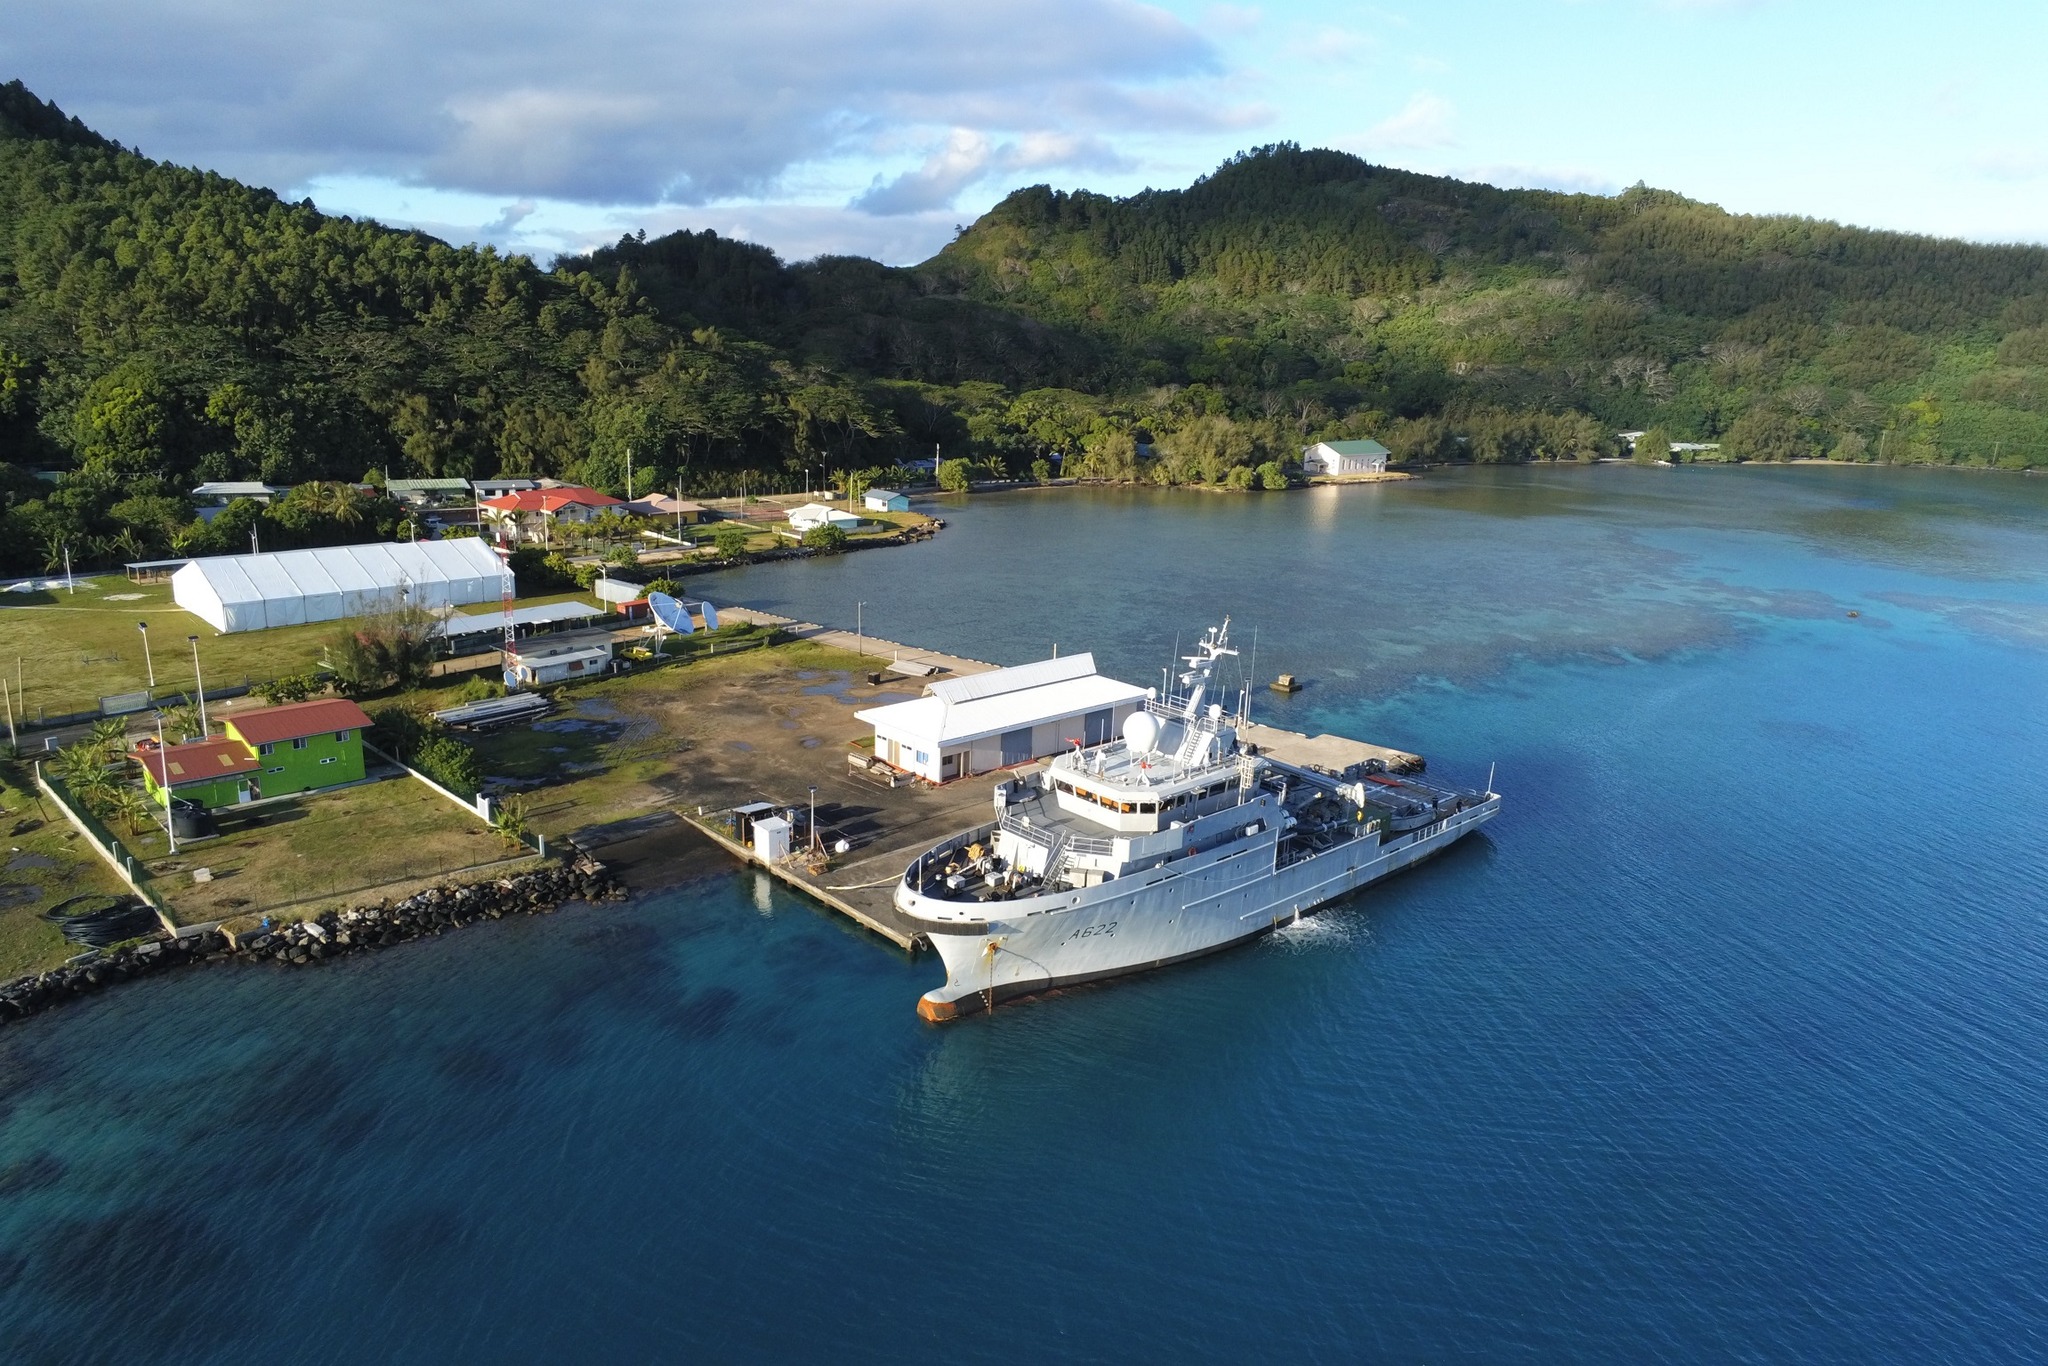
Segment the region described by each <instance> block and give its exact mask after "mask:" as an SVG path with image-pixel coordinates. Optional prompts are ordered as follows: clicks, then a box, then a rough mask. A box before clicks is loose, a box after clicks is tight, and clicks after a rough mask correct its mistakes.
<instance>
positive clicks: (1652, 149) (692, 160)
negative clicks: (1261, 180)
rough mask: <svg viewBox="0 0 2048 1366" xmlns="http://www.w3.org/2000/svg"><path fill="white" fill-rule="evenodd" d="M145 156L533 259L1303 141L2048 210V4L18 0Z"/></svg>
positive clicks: (18, 42) (1749, 199) (1884, 223)
mask: <svg viewBox="0 0 2048 1366" xmlns="http://www.w3.org/2000/svg"><path fill="white" fill-rule="evenodd" d="M8 8H9V12H10V19H9V22H8V23H7V25H6V26H5V29H4V31H0V79H4V78H6V77H8V76H19V77H20V78H21V79H23V80H24V81H26V82H27V83H28V85H29V86H30V88H32V89H34V90H35V91H36V92H37V93H39V94H41V95H43V96H44V97H45V98H48V99H54V100H56V101H57V102H58V103H59V104H61V105H63V106H64V107H65V108H66V109H67V110H68V111H70V112H73V113H76V114H79V115H80V116H82V117H83V118H85V119H86V120H87V121H88V122H90V123H92V124H93V125H94V126H95V127H97V128H99V129H100V130H101V131H103V132H105V133H107V134H109V135H110V136H113V137H116V138H118V139H120V140H121V141H123V142H125V143H128V144H129V145H131V146H139V147H141V148H142V150H144V151H145V152H147V153H149V154H150V155H152V156H158V157H164V158H167V159H171V160H175V161H179V162H184V163H188V164H194V165H200V166H205V167H208V168H210V169H215V170H219V171H222V172H224V173H226V174H230V175H234V176H238V177H240V178H243V179H246V180H250V181H254V182H256V183H259V184H265V185H270V186H273V187H275V188H277V189H278V190H280V191H281V192H283V193H286V194H288V195H290V196H291V197H293V198H298V197H301V196H310V197H312V198H313V199H314V201H315V202H316V203H318V204H319V205H320V206H321V207H322V208H325V209H328V210H330V211H333V212H340V213H353V214H358V215H364V216H370V217H375V218H378V219H381V220H383V221H385V222H390V223H404V224H412V225H417V226H420V227H423V228H426V229H427V230H429V231H432V232H435V233H437V234H439V235H441V236H443V237H447V238H449V239H450V240H454V241H489V242H494V243H496V244H498V245H499V246H501V247H506V248H508V249H516V250H522V251H528V252H531V253H533V254H535V255H536V256H538V257H540V258H542V259H543V260H544V259H546V258H547V257H549V256H552V255H553V254H554V253H555V252H558V251H562V250H571V249H575V248H578V247H580V246H585V245H589V244H592V243H595V242H600V241H605V240H609V239H612V238H615V237H617V236H618V235H619V234H620V233H622V232H629V231H632V230H635V229H645V230H646V231H647V232H648V234H649V235H650V236H652V235H658V234H660V233H663V232H667V231H671V230H673V229H676V228H681V227H691V228H705V227H709V228H715V229H717V230H718V231H720V232H724V233H728V234H731V235H735V236H741V237H746V238H749V239H751V240H755V241H760V242H765V243H766V244H768V245H769V246H772V247H774V248H775V249H776V250H778V251H780V252H782V253H783V254H784V255H785V256H788V257H791V258H800V257H806V256H812V255H816V254H819V253H822V252H835V251H836V252H854V253H860V254H864V255H870V256H876V257H878V258H880V259H882V260H886V261H890V262H892V263H901V262H908V261H915V260H921V259H923V258H924V257H926V256H928V255H930V254H931V253H932V252H933V251H935V250H937V249H938V247H940V246H941V245H943V243H944V242H945V241H946V239H947V238H948V237H949V236H950V235H951V233H952V230H953V227H954V225H955V224H956V223H965V222H969V221H971V220H972V219H973V218H974V217H975V216H976V215H977V214H979V213H980V212H981V211H982V210H984V209H986V208H987V207H988V206H989V205H990V204H992V203H994V202H995V201H996V200H997V199H999V198H1000V197H1001V196H1002V195H1003V194H1004V193H1005V192H1007V191H1008V190H1011V189H1013V188H1015V187H1017V186H1019V185H1027V184H1033V183H1038V182H1049V183H1051V184H1054V185H1057V186H1061V187H1065V188H1075V187H1086V188H1090V189H1096V190H1102V191H1105V192H1109V193H1118V194H1122V193H1129V192H1131V191H1134V190H1137V189H1140V188H1143V187H1145V186H1147V185H1153V186H1169V185H1183V184H1186V183H1187V182H1188V181H1189V180H1191V179H1193V178H1194V177H1196V176H1198V175H1200V174H1202V173H1203V172H1205V171H1207V170H1209V169H1211V168H1212V167H1214V166H1215V165H1216V163H1217V162H1219V161H1220V160H1222V159H1223V158H1224V157H1226V156H1228V155H1229V154H1230V153H1231V152H1233V151H1236V150H1238V149H1240V148H1244V147H1249V146H1255V145H1258V144H1261V143H1267V142H1274V141H1280V140H1290V141H1295V142H1300V143H1303V144H1304V145H1311V146H1332V147H1341V148H1344V149H1346V150H1349V151H1354V152H1358V153H1360V154H1361V155H1364V156H1366V157H1368V158H1369V159H1371V160H1373V161H1377V162H1382V163H1385V164H1388V165H1395V166H1403V167H1409V168H1412V169H1416V170H1422V171H1430V172H1439V173H1445V174H1452V175H1459V176H1464V177H1469V178H1473V179H1481V180H1487V181H1491V182H1493V183H1495V184H1503V185H1540V186H1550V187H1556V188H1566V189H1581V190H1590V191H1595V192H1602V193H1609V192H1612V191H1614V190H1617V189H1620V188H1622V187H1623V186H1626V185H1630V184H1633V183H1635V182H1636V181H1638V180H1642V181H1647V182H1648V183H1650V184H1652V185H1657V186H1661V187H1664V188H1668V189H1674V190H1678V191H1681V192H1683V193H1685V194H1688V195H1691V196H1692V197H1694V198H1697V199H1704V200H1708V201H1711V202H1713V203H1717V204H1721V205H1722V206H1724V207H1726V208H1729V209H1731V210H1737V211H1743V212H1754V213H1794V214H1804V215H1810V216H1814V217H1823V218H1834V219H1840V220H1844V221H1847V222H1852V223H1859V224H1865V225H1868V226H1873V227H1884V228H1897V229H1902V230H1907V231H1914V232H1928V233H1937V234H1942V235H1948V236H1961V237H1969V238H1974V239H1978V240H1984V241H2034V242H2048V81H2044V80H2043V79H2042V78H2041V75H2040V72H2039V63H2040V60H2041V54H2042V53H2043V52H2048V5H2044V4H2042V3H2039V0H2033V2H2032V3H2026V4H2021V3H2005V4H1994V3H1986V0H1947V2H1946V3H1929V2H1928V0H1863V3H1849V2H1847V0H1522V3H1507V2H1505V0H1432V3H1427V4H1421V3H1400V2H1399V0H1396V2H1395V3H1388V4H1383V5H1357V4H1341V3H1320V2H1315V0H1302V2H1300V3H1268V4H1262V5H1250V4H1205V3H1159V4H1142V3H1137V2H1136V0H979V3H969V4H961V3H959V0H838V3H818V2H817V0H751V3H748V4H745V5H732V4H715V5H714V4H704V3H674V2H673V0H668V2H666V3H664V2H661V0H586V3H584V4H582V5H580V6H566V5H562V4H561V3H560V2H559V0H489V2H488V3H485V2H484V0H439V3H426V4H422V3H420V2H419V0H329V3H325V4H320V5H308V4H303V3H291V2H290V0H150V3H142V0H10V4H9V7H8Z"/></svg>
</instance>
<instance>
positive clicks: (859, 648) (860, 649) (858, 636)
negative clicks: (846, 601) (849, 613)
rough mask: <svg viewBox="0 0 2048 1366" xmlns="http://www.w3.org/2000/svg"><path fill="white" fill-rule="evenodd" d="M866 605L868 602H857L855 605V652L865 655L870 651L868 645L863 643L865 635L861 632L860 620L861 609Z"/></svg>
mask: <svg viewBox="0 0 2048 1366" xmlns="http://www.w3.org/2000/svg"><path fill="white" fill-rule="evenodd" d="M866 606H867V604H866V603H864V602H857V603H855V604H854V605H853V652H854V653H855V654H857V655H864V654H866V653H867V652H868V649H867V646H866V645H865V644H863V643H862V642H863V641H864V639H865V637H864V636H863V635H862V633H861V621H860V612H861V609H862V608H863V607H866Z"/></svg>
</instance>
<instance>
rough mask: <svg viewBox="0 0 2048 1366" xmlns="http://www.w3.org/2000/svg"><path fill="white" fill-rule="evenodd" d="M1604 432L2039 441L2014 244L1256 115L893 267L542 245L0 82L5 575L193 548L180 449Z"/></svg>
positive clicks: (260, 468) (573, 449) (440, 451)
mask: <svg viewBox="0 0 2048 1366" xmlns="http://www.w3.org/2000/svg"><path fill="white" fill-rule="evenodd" d="M1636 428H1656V429H1659V430H1661V431H1663V432H1666V433H1668V434H1669V435H1671V436H1672V437H1674V438H1681V439H1685V438H1689V439H1693V440H1699V441H1709V442H1719V443H1720V445H1721V450H1720V454H1721V455H1723V456H1725V457H1727V458H1741V459H1787V458H1796V457H1801V456H1816V455H1825V456H1828V457H1830V458H1836V459H1851V460H1875V459H1883V460H1886V461H1893V462H1897V461H1912V462H1924V463H1970V464H1981V465H2004V466H2013V467H2019V466H2048V250H2044V249H2042V248H2038V247H2023V246H2010V247H2008V246H1980V245H1972V244H1967V243H1961V242H1952V241H1942V240H1936V239H1930V238H1923V237H1914V236H1908V235H1903V234H1897V233H1884V232H1873V231H1868V230H1863V229H1855V228H1844V227H1840V226H1837V225H1834V224H1830V223H1823V222H1816V221H1813V220H1806V219H1793V218H1782V217H1778V218H1759V217H1744V216H1739V215H1731V214H1727V213H1724V212H1722V211H1721V210H1719V209H1716V208H1714V207H1712V206H1710V205H1704V204H1699V203H1695V202H1693V201H1690V200H1687V199H1685V198H1683V197H1682V196H1679V195H1675V194H1671V193H1668V192H1664V191H1656V190H1649V189H1645V188H1642V187H1637V188H1636V189H1633V190H1630V191H1627V192H1624V193H1622V194H1620V195H1617V196H1612V197H1603V196H1597V195H1573V194H1560V193H1553V192H1548V191H1534V190H1502V189H1496V188H1493V187H1490V186H1485V185H1477V184H1470V183H1465V182H1460V181H1456V180H1449V179H1444V178H1440V177H1431V176H1423V175H1417V174H1414V173H1410V172H1405V171H1399V170H1392V169H1389V168H1384V167H1377V166H1372V165H1369V164H1368V163H1366V162H1363V161H1361V160H1359V159H1357V158H1355V157H1352V156H1349V155H1346V154H1343V153H1338V152H1330V151H1316V150H1303V149H1301V148H1298V147H1295V146H1292V145H1289V144H1280V145H1275V146H1272V147H1265V148H1260V149H1256V150H1254V151H1250V152H1246V153H1244V154H1241V155H1239V156H1237V157H1234V158H1232V159H1231V160H1230V161H1229V162H1227V163H1225V164H1224V165H1223V166H1222V167H1220V168H1218V169H1217V170H1216V171H1215V172H1214V173H1212V174H1211V175H1208V176H1205V177H1203V178H1202V179H1201V180H1198V181H1197V182H1195V184H1193V185H1191V186H1189V187H1187V188H1186V189H1180V190H1149V191H1146V192H1144V193H1142V194H1138V195H1134V196H1131V197H1129V198H1125V199H1114V198H1110V197H1107V196H1102V195H1096V194H1090V193H1086V192H1073V193H1063V192H1057V191H1054V190H1051V189H1049V188H1047V187H1043V186H1037V187H1032V188H1028V189H1024V190H1019V191H1017V192H1015V193H1013V194H1011V195H1010V196H1008V197H1007V198H1005V199H1004V200H1003V201H1002V202H1001V203H1000V204H998V205H997V206H996V207H995V208H994V209H992V210H991V211H990V212H988V213H987V214H985V215H983V216H982V217H981V218H980V219H979V220H978V221H976V222H975V223H974V224H973V225H971V226H970V227H968V228H967V229H965V230H964V231H963V232H962V233H961V234H960V235H959V236H958V237H957V238H956V239H955V240H954V241H953V242H952V243H950V244H949V245H948V246H947V247H945V249H943V250H942V251H940V252H939V253H938V254H937V255H936V256H934V257H933V258H932V259H931V260H929V261H926V262H924V263H922V264H920V265H917V266H913V267H907V268H891V267H885V266H882V265H879V264H877V263H875V262H872V261H867V260H863V259H860V258H855V257H830V256H828V257H821V258H819V259H817V260H813V261H805V262H797V263H786V262H783V261H781V260H779V259H778V258H777V257H776V256H775V255H774V254H773V253H772V252H770V251H768V250H767V249H765V248H762V247H759V246H754V245H750V244H746V243H741V242H735V241H731V240H729V239H725V238H721V237H718V236H717V235H715V234H712V233H708V232H703V233H690V232H683V233H676V234H672V235H670V236H667V237H663V238H658V239H654V240H651V241H650V240H645V239H643V238H641V237H638V236H635V237H629V238H626V239H622V240H621V241H620V242H618V243H616V244H614V245H612V246H610V247H606V248H604V249H602V250H599V251H594V252H591V253H589V254H587V255H584V256H578V257H569V258H564V259H561V260H558V261H556V262H554V263H553V266H552V268H551V269H547V270H543V269H541V268H540V267H538V266H536V265H535V264H534V263H533V262H532V261H530V260H528V259H526V258H524V257H520V256H504V255H500V254H499V253H497V252H495V251H493V250H491V249H489V248H469V247H464V248H456V247H450V246H448V245H447V244H445V243H442V242H439V241H437V240H435V239H433V238H431V237H428V236H426V235H425V234H422V233H418V232H412V231H407V230H401V229H393V228H387V227H384V226H382V225H380V224H376V223H372V222H362V221H355V220H351V219H348V218H341V217H334V216H330V215H325V214H322V213H320V212H319V211H318V210H317V209H315V208H314V207H313V205H312V204H311V203H309V202H306V203H299V204H292V203H289V202H286V201H284V200H282V199H281V198H279V197H278V196H277V195H275V194H273V193H271V192H269V191H267V190H261V189H255V188H251V187H248V186H244V185H241V184H239V183H237V182H235V181H232V180H229V179H226V178H224V177H221V176H218V175H214V174H211V173H207V172H203V171H199V170H192V169H188V168H183V167H177V166H171V165H168V164H165V163H162V162H157V161H152V160H149V159H146V158H144V157H142V156H140V155H138V154H136V153H134V152H132V151H130V150H128V149H124V148H122V147H121V146H120V145H119V144H117V143H114V142H111V141H109V140H107V139H106V138H104V137H101V136H100V135H99V134H97V133H95V132H93V131H92V130H91V129H89V128H87V127H85V126H84V125H83V124H82V123H80V122H79V121H78V120H76V119H74V118H71V117H69V116H67V115H65V114H64V113H63V112H62V111H61V110H59V109H57V108H56V107H55V106H54V105H50V104H47V103H45V102H44V101H42V100H40V99H38V98H37V97H36V96H35V95H33V94H32V93H30V92H29V91H27V90H26V89H25V88H24V87H23V86H22V85H21V84H20V83H19V82H15V83H13V84H11V85H7V86H4V87H0V461H4V462H5V463H4V465H0V517H4V519H5V523H6V525H5V527H4V528H0V530H4V532H5V534H4V535H0V568H5V569H8V570H12V571H15V572H32V571H33V570H35V569H39V568H41V567H42V565H43V564H44V563H45V562H46V561H48V560H49V559H50V558H51V556H52V555H53V554H56V553H59V552H60V551H61V547H62V545H63V544H65V543H67V542H68V543H70V544H72V545H73V547H74V550H75V551H79V552H82V553H83V554H84V555H86V556H87V557H88V558H90V557H94V556H96V557H98V558H100V559H107V558H110V557H117V556H126V557H135V556H139V555H145V554H152V553H159V552H167V551H171V550H177V551H180V552H186V551H204V550H209V549H223V548H224V549H232V548H234V547H233V546H232V545H227V544H225V543H223V544H221V545H215V544H214V542H215V541H218V540H221V539H222V537H221V535H217V534H215V533H213V532H212V531H210V530H209V529H207V528H204V527H201V526H199V525H197V524H196V523H194V521H193V520H192V517H191V508H190V507H189V505H188V504H187V503H186V502H185V501H184V497H185V494H186V492H187V491H188V490H189V489H190V488H191V487H192V486H193V484H195V483H197V482H199V481H200V480H203V479H263V480H266V481H269V482H275V483H305V482H307V481H318V480H343V479H349V480H352V479H358V478H362V477H363V476H364V474H365V472H366V471H373V470H374V471H381V472H385V473H388V474H389V475H391V476H399V475H406V474H410V475H446V474H455V475H478V476H480V475H487V474H514V475H516V474H549V475H560V476H563V477H573V478H579V479H583V480H587V481H589V482H591V483H595V484H597V485H599V486H600V487H609V488H611V489H612V490H613V491H615V492H617V491H623V488H622V486H623V483H624V469H625V461H626V458H627V453H628V451H630V452H631V453H632V459H633V462H634V467H635V469H636V471H640V472H644V473H642V474H641V478H640V480H639V482H638V485H637V486H638V487H640V488H642V489H645V488H647V487H649V486H661V487H674V486H676V485H678V484H680V485H682V486H683V487H685V488H687V489H692V490H696V491H700V492H713V493H715V492H726V491H730V490H732V489H735V488H736V487H737V486H738V484H739V481H740V480H741V479H742V478H744V479H746V480H748V481H749V486H750V487H756V488H760V487H772V486H776V485H778V484H779V485H783V486H791V485H794V486H801V484H802V483H803V480H804V477H805V471H806V469H807V468H808V469H810V470H813V471H815V470H817V469H819V468H824V469H827V470H849V469H858V468H863V467H875V466H887V465H890V464H892V463H894V462H896V461H899V460H901V459H905V458H908V457H912V456H915V455H919V454H929V453H930V452H931V451H932V450H933V449H934V447H935V446H936V447H937V448H938V449H940V450H941V451H942V452H943V453H945V454H947V455H949V456H950V455H966V456H970V457H972V458H973V459H975V460H977V461H979V462H981V463H983V464H985V465H987V466H989V467H991V468H1004V469H1007V470H1009V471H1011V472H1013V473H1019V474H1021V473H1024V472H1026V471H1027V470H1029V469H1031V468H1032V467H1033V465H1034V463H1035V462H1042V461H1046V460H1049V459H1050V458H1052V457H1055V456H1057V457H1060V458H1061V459H1062V460H1063V461H1064V462H1065V466H1066V469H1067V470H1068V472H1072V473H1080V474H1084V475H1094V476H1098V477H1103V478H1125V479H1128V478H1142V479H1149V480H1155V481H1158V482H1164V483H1195V482H1199V483H1214V484H1228V485H1232V486H1236V487H1245V486H1248V485H1250V484H1253V483H1255V482H1259V480H1258V477H1257V476H1256V475H1255V473H1254V471H1255V470H1256V469H1257V468H1258V467H1261V466H1269V467H1273V472H1274V475H1275V477H1277V475H1278V473H1279V470H1278V467H1279V466H1281V465H1283V464H1284V463H1285V462H1286V461H1287V460H1289V459H1291V458H1292V455H1293V453H1294V452H1295V451H1296V450H1297V449H1298V448H1299V447H1300V446H1301V445H1303V444H1306V443H1307V442H1308V441H1310V440H1314V439H1321V438H1334V437H1345V436H1362V435H1372V436H1377V437H1379V438H1380V439H1382V440H1384V441H1386V442H1387V444H1388V445H1389V446H1391V447H1392V448H1393V449H1394V451H1395V452H1396V455H1397V457H1398V458H1401V459H1405V460H1414V461H1426V460H1446V459H1478V460H1523V459H1532V458H1567V459H1589V458H1593V457H1595V456H1598V455H1602V454H1611V453H1614V452H1616V451H1617V450H1618V449H1619V448H1618V447H1617V444H1616V441H1615V436H1614V434H1615V433H1616V432H1617V431H1621V430H1627V429H1636ZM1039 468H1040V469H1041V470H1042V469H1044V468H1046V467H1045V466H1044V465H1039ZM31 470H61V471H64V474H63V477H62V479H61V480H60V481H59V482H58V483H57V485H56V486H55V487H54V488H53V487H51V486H50V485H49V484H48V483H45V482H43V481H40V480H37V479H35V478H33V477H32V476H31V475H29V474H28V473H27V471H31ZM1266 482H1271V480H1268V481H1266ZM331 501H332V502H333V507H334V508H340V507H341V506H342V504H343V503H344V502H345V500H331ZM328 515H329V516H330V520H331V519H332V518H334V517H340V516H341V515H342V514H341V513H339V512H333V511H330V514H328ZM231 525H233V524H232V523H231ZM239 534H240V535H242V537H243V538H244V539H246V528H245V527H244V528H241V530H240V533H239ZM283 534H284V535H285V537H286V539H287V540H289V538H290V536H291V535H292V534H299V535H303V536H306V537H316V538H317V537H320V536H329V537H341V536H346V535H348V534H351V533H350V528H349V527H348V526H347V525H320V524H319V519H318V518H317V517H312V516H311V515H310V514H309V519H308V520H306V522H305V525H304V526H303V527H301V528H300V529H299V531H298V532H292V531H291V530H290V529H289V528H286V529H283ZM355 534H360V533H359V532H358V533H355Z"/></svg>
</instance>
